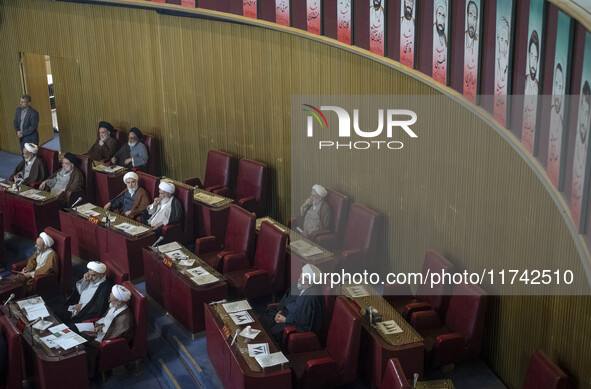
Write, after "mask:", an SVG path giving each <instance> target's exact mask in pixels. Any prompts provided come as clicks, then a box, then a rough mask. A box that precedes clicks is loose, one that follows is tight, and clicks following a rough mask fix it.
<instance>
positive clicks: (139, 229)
mask: <svg viewBox="0 0 591 389" xmlns="http://www.w3.org/2000/svg"><path fill="white" fill-rule="evenodd" d="M113 227H115V228H117V229H119V230H121V231H124V232H126V233H128V234H129V235H139V234H142V233H144V232H146V231H149V230H150V229H149V228H147V227H143V226H134V225H133V224H129V223H121V224H117V225H116V226H113Z"/></svg>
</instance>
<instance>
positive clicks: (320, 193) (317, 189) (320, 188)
mask: <svg viewBox="0 0 591 389" xmlns="http://www.w3.org/2000/svg"><path fill="white" fill-rule="evenodd" d="M312 189H314V192H316V193H318V196H320V197H322V198H324V196H326V193H327V192H326V189H324V187H323V186H322V185H318V184H316V185H314V186H313V187H312Z"/></svg>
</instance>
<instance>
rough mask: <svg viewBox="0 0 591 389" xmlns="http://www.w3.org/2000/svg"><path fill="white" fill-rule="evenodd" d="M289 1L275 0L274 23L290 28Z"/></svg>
mask: <svg viewBox="0 0 591 389" xmlns="http://www.w3.org/2000/svg"><path fill="white" fill-rule="evenodd" d="M289 2H290V0H275V23H277V24H280V25H282V26H287V27H289V26H291V16H290V9H291V7H290V4H289Z"/></svg>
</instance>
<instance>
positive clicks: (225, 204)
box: [193, 188, 234, 244]
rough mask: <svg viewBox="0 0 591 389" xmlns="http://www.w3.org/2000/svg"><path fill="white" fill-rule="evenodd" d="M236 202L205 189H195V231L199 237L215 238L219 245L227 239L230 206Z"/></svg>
mask: <svg viewBox="0 0 591 389" xmlns="http://www.w3.org/2000/svg"><path fill="white" fill-rule="evenodd" d="M233 202H234V200H232V199H230V198H227V197H224V196H220V195H217V194H214V193H211V192H208V191H206V190H203V189H199V188H195V190H194V192H193V203H194V204H195V208H194V210H193V212H194V229H193V231H195V233H196V234H197V237H202V236H215V237H216V239H217V240H218V243H220V244H221V243H223V242H224V239H225V237H226V223H227V222H228V213H229V212H230V204H232V203H233Z"/></svg>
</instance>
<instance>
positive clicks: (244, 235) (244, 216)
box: [224, 204, 256, 258]
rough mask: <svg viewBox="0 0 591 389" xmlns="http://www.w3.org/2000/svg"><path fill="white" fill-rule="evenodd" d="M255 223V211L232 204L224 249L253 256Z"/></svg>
mask: <svg viewBox="0 0 591 389" xmlns="http://www.w3.org/2000/svg"><path fill="white" fill-rule="evenodd" d="M255 224H256V218H255V216H254V214H253V213H250V212H248V211H246V210H244V209H242V208H240V207H239V206H237V205H234V204H232V205H230V211H229V213H228V224H227V225H226V240H225V244H224V249H225V250H230V251H236V252H239V253H246V255H247V256H248V257H249V258H252V250H253V248H254V234H255Z"/></svg>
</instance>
